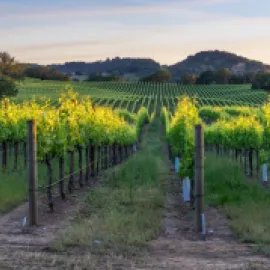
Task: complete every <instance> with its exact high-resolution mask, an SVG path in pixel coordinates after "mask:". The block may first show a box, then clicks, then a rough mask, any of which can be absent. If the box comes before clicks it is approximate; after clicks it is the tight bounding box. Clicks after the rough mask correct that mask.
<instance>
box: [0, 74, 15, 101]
mask: <svg viewBox="0 0 270 270" xmlns="http://www.w3.org/2000/svg"><path fill="white" fill-rule="evenodd" d="M17 94H18V89H17V88H16V84H15V82H14V81H13V80H12V79H11V78H9V77H7V76H4V75H0V99H2V98H4V97H9V96H16V95H17Z"/></svg>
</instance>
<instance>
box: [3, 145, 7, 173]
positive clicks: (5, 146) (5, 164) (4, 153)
mask: <svg viewBox="0 0 270 270" xmlns="http://www.w3.org/2000/svg"><path fill="white" fill-rule="evenodd" d="M7 152H8V147H7V142H2V168H3V169H6V167H7V156H8V154H7Z"/></svg>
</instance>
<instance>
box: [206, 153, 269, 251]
mask: <svg viewBox="0 0 270 270" xmlns="http://www.w3.org/2000/svg"><path fill="white" fill-rule="evenodd" d="M205 194H206V203H208V204H210V205H213V206H218V207H223V210H224V211H225V213H226V215H227V216H228V218H229V223H230V226H231V228H232V229H233V231H234V232H235V233H236V235H237V236H238V237H240V239H241V240H242V241H244V242H247V243H255V244H256V246H257V247H258V249H259V250H262V251H264V252H265V253H269V252H270V227H269V224H270V211H269V205H270V192H269V191H268V190H265V189H263V188H262V187H260V186H259V185H258V184H256V183H251V182H250V181H249V180H248V179H246V177H245V175H244V174H243V173H242V172H241V170H240V168H239V166H238V164H235V163H234V162H233V161H232V160H230V159H228V158H224V157H220V158H218V159H217V158H216V157H215V156H214V155H208V156H207V158H206V165H205Z"/></svg>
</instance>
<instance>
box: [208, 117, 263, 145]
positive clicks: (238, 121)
mask: <svg viewBox="0 0 270 270" xmlns="http://www.w3.org/2000/svg"><path fill="white" fill-rule="evenodd" d="M263 132H264V129H263V125H262V124H261V123H260V122H259V121H258V120H256V118H255V116H239V117H236V118H233V119H231V120H230V121H226V120H218V121H217V122H216V123H214V124H212V125H210V126H206V127H205V141H206V142H207V143H209V144H213V145H222V146H225V147H228V148H232V149H259V148H260V147H261V146H262V143H263Z"/></svg>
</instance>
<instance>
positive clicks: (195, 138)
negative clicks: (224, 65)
mask: <svg viewBox="0 0 270 270" xmlns="http://www.w3.org/2000/svg"><path fill="white" fill-rule="evenodd" d="M18 86H19V88H20V92H19V95H18V97H16V98H11V99H3V100H2V101H1V103H0V143H1V148H0V153H1V156H0V166H1V168H0V215H1V214H2V215H3V214H5V213H7V212H9V211H10V210H12V209H14V208H15V207H16V206H18V205H20V204H21V203H23V202H25V201H27V199H28V203H27V208H25V209H24V212H23V214H22V212H19V214H14V217H12V219H11V221H9V224H7V225H5V226H3V228H2V231H1V230H0V237H1V235H2V236H3V241H6V242H4V244H8V245H13V244H12V243H13V242H12V241H13V238H12V237H13V234H14V235H15V234H16V235H17V234H18V230H21V231H22V233H24V228H25V227H24V226H25V224H26V222H27V221H28V224H29V225H35V224H39V223H38V221H37V220H38V219H37V217H38V216H39V215H38V214H37V213H40V217H41V220H42V222H43V223H42V224H46V226H47V228H51V230H55V229H52V228H53V227H54V225H53V224H54V223H53V222H56V221H55V219H57V218H59V215H65V218H69V217H68V213H69V212H68V211H66V208H69V207H72V206H71V205H72V204H73V203H74V204H76V203H75V202H76V199H74V198H77V196H78V197H79V196H82V195H83V197H84V202H83V207H82V209H81V210H79V211H82V212H79V213H78V214H77V215H78V217H79V218H78V219H76V218H75V225H73V223H72V224H71V226H69V227H67V228H66V227H65V228H62V229H63V233H62V234H61V233H60V234H59V235H58V236H57V238H56V242H54V243H53V248H55V249H56V250H59V251H62V250H63V249H65V248H67V247H70V246H73V245H75V246H78V245H82V246H88V245H89V243H94V244H95V245H96V244H97V243H99V242H102V241H103V242H104V245H105V246H106V245H109V246H111V245H113V246H116V248H118V245H124V246H126V247H127V246H133V245H134V246H136V245H138V246H140V245H144V244H146V243H147V242H148V241H150V240H152V239H155V238H156V235H157V233H158V232H160V230H161V228H160V223H161V222H160V221H161V219H162V216H163V215H164V204H165V196H172V195H170V192H171V193H172V194H173V196H174V197H175V199H176V200H179V199H180V197H181V198H182V199H181V205H183V206H184V207H183V209H189V210H187V213H185V214H183V213H182V212H181V213H179V212H180V211H179V208H177V207H176V206H175V205H174V204H173V201H172V202H170V203H169V207H170V210H168V211H169V215H170V216H179V218H180V220H181V223H179V224H178V225H177V226H180V227H181V226H182V227H181V229H183V232H184V234H185V235H186V234H187V235H188V236H187V237H188V239H189V237H191V238H192V239H193V238H194V237H195V236H194V233H195V232H196V233H197V236H196V237H199V238H198V239H199V240H201V239H202V237H203V239H204V240H205V239H207V237H210V238H211V233H209V231H207V230H206V226H207V225H205V218H206V221H207V222H208V219H209V220H211V219H213V217H214V219H215V220H216V219H217V216H218V215H219V214H218V213H215V214H214V215H212V214H211V211H213V209H212V210H211V209H210V210H209V207H208V205H207V203H210V204H211V205H213V206H218V207H219V206H221V207H223V206H225V207H228V208H224V211H225V212H226V214H227V215H228V217H229V218H230V219H232V220H233V221H234V220H236V221H237V222H238V223H235V224H236V225H235V224H234V223H232V227H233V230H234V231H235V232H237V233H238V234H239V236H240V237H242V238H243V239H244V240H250V241H254V243H258V244H259V245H261V246H265V245H268V242H267V241H266V240H265V231H263V232H262V231H258V230H257V227H258V226H262V227H265V226H266V224H267V225H268V221H267V220H268V216H269V215H268V212H266V211H267V209H268V208H267V207H268V205H269V203H270V197H269V192H268V187H269V185H268V167H269V166H268V165H269V161H270V139H269V135H270V103H269V101H268V96H267V93H266V92H264V91H253V90H251V89H250V86H249V85H240V86H237V85H211V86H184V85H179V84H153V83H152V84H148V83H68V84H64V83H60V82H40V81H36V80H26V81H24V82H20V83H18ZM169 160H170V162H169ZM172 168H173V169H172ZM171 169H172V170H171ZM224 170H225V171H224ZM169 171H170V172H169ZM166 177H167V178H168V180H167V178H166ZM171 178H172V179H171ZM170 181H174V182H173V184H172V182H170ZM204 183H205V184H204ZM168 187H169V189H172V190H171V191H169V192H168V191H167V188H168ZM204 187H205V188H204ZM166 192H167V193H168V194H169V195H166ZM204 202H207V203H206V204H205V205H204ZM38 203H39V205H38ZM77 203H78V202H77ZM170 204H171V205H170ZM37 205H38V206H37ZM230 207H231V208H230ZM19 208H20V207H19ZM62 208H63V209H62ZM17 209H18V208H16V209H15V210H14V212H15V213H17V212H16V211H17ZM41 209H42V210H41ZM59 209H62V210H61V211H63V212H61V211H60V210H59ZM258 209H265V211H264V212H261V210H260V211H258ZM48 210H49V211H48ZM170 211H174V212H173V213H174V214H173V215H172V214H171V212H170ZM249 211H250V213H252V214H250V215H248V214H247V213H249ZM26 212H27V213H28V214H27V213H26ZM60 212H61V213H60ZM11 213H13V211H11ZM209 213H210V214H209ZM8 215H9V214H7V216H8ZM211 215H212V216H211ZM23 216H24V217H25V218H26V217H27V220H26V219H25V220H24V219H23V220H21V219H22V217H23ZM254 216H256V219H255V222H254ZM194 217H195V218H194ZM47 219H48V221H47ZM60 219H61V217H60ZM14 220H16V222H15V223H16V225H14V226H13V223H14ZM269 220H270V216H269ZM194 221H195V222H194ZM51 222H52V225H51V224H50V223H51ZM170 222H172V221H171V220H170ZM170 222H169V223H170ZM186 222H188V223H186ZM209 222H210V221H209ZM15 223H14V224H15ZM24 223H25V224H24ZM21 224H24V225H21ZM123 224H124V225H123ZM187 224H189V225H188V226H187ZM239 224H240V225H239ZM223 225H224V224H220V225H218V226H221V227H222V226H223ZM16 226H17V227H16ZM44 228H45V229H46V227H44ZM176 228H177V227H176ZM176 228H173V230H172V231H173V232H174V233H173V234H174V238H175V239H178V238H177V237H178V234H179V231H178V230H177V229H176ZM169 230H170V229H169ZM11 231H12V233H11ZM120 231H121V233H119V232H120ZM6 233H8V235H9V236H8V237H7V236H6ZM43 234H44V235H45V234H46V233H45V232H44V231H42V235H43ZM180 234H181V232H180ZM218 234H219V232H217V235H218ZM96 235H98V238H97V236H96ZM191 235H192V236H191ZM214 236H215V237H216V235H215V234H214ZM9 237H10V239H9ZM35 237H37V239H38V237H39V233H36V236H35ZM169 237H170V236H169ZM180 237H184V236H183V235H182V236H180ZM218 237H219V235H218ZM222 237H223V236H222ZM226 237H227V236H226ZM174 238H173V239H174ZM8 239H9V240H8ZM25 239H26V238H25ZM33 239H34V238H33ZM97 239H98V240H97ZM100 239H101V240H100ZM181 239H182V238H181ZM215 239H216V238H215ZM226 239H227V238H226ZM16 241H17V240H16ZM23 241H24V240H23ZM27 241H28V239H27ZM42 241H43V240H42ZM181 241H182V240H181ZM181 241H180V242H181ZM188 241H189V240H188ZM222 241H223V240H222ZM265 241H266V243H265ZM42 243H43V242H42ZM204 243H205V242H204ZM211 243H212V242H211V239H210V240H209V242H208V244H209V245H211ZM213 243H214V246H215V247H216V242H215V241H214V242H213ZM224 243H225V242H224ZM18 245H21V244H18ZM24 245H25V243H23V246H24ZM27 245H29V244H28V242H27ZM35 245H36V243H32V246H33V247H34V248H35ZM182 248H183V247H181V248H180V251H179V252H181V251H182ZM190 248H191V249H193V248H194V247H193V240H192V246H191V247H190ZM228 249H230V248H228ZM46 256H47V255H46Z"/></svg>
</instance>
